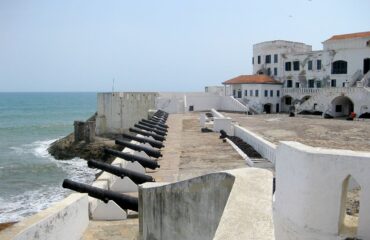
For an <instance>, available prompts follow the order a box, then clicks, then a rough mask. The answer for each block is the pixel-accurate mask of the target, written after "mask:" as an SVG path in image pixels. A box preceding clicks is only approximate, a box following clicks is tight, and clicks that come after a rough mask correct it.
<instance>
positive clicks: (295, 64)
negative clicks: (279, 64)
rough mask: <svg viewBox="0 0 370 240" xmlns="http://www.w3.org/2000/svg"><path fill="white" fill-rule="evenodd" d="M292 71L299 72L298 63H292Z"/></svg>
mask: <svg viewBox="0 0 370 240" xmlns="http://www.w3.org/2000/svg"><path fill="white" fill-rule="evenodd" d="M293 70H294V71H299V61H294V62H293Z"/></svg>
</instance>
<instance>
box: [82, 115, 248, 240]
mask: <svg viewBox="0 0 370 240" xmlns="http://www.w3.org/2000/svg"><path fill="white" fill-rule="evenodd" d="M198 118H199V113H190V114H170V115H169V118H168V120H167V123H166V124H167V125H168V126H169V131H168V135H167V138H166V142H165V147H164V148H163V149H162V154H163V157H162V158H160V159H159V160H158V162H159V164H160V166H161V167H160V168H159V169H158V170H155V171H152V170H151V171H147V174H149V175H151V176H153V177H154V178H155V179H156V181H157V182H175V181H178V180H184V179H188V178H192V177H196V176H199V175H203V174H207V173H211V172H216V171H222V170H228V169H234V168H242V167H247V165H246V164H245V162H244V160H243V159H242V157H241V156H240V155H239V154H238V153H237V152H236V151H235V150H234V149H233V148H232V147H231V146H230V145H229V144H228V143H226V142H225V143H224V142H223V141H222V140H221V139H219V134H217V133H202V132H201V131H200V125H199V119H198ZM138 233H139V222H138V219H137V218H133V219H128V220H123V221H90V224H89V227H88V229H87V230H86V232H85V234H84V237H83V240H92V239H94V240H108V239H109V240H115V239H121V240H122V239H123V240H136V239H138Z"/></svg>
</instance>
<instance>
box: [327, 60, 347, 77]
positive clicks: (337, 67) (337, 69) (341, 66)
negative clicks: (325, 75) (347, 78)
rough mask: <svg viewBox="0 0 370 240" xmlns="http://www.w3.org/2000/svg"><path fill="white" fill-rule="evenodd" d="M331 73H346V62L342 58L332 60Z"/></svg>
mask: <svg viewBox="0 0 370 240" xmlns="http://www.w3.org/2000/svg"><path fill="white" fill-rule="evenodd" d="M331 74H347V62H346V61H342V60H340V61H335V62H333V63H332V65H331Z"/></svg>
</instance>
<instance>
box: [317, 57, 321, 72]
mask: <svg viewBox="0 0 370 240" xmlns="http://www.w3.org/2000/svg"><path fill="white" fill-rule="evenodd" d="M316 69H317V70H321V60H320V59H318V60H317V61H316Z"/></svg>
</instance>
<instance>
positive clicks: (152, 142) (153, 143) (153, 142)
mask: <svg viewBox="0 0 370 240" xmlns="http://www.w3.org/2000/svg"><path fill="white" fill-rule="evenodd" d="M122 137H124V138H127V139H131V140H135V141H136V142H139V143H149V144H150V146H152V147H155V148H163V147H164V145H163V143H162V142H160V141H156V140H153V139H150V138H145V137H139V136H132V135H129V134H125V133H122Z"/></svg>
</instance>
